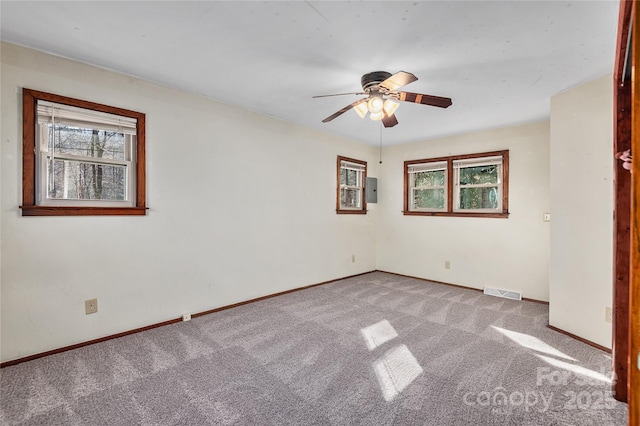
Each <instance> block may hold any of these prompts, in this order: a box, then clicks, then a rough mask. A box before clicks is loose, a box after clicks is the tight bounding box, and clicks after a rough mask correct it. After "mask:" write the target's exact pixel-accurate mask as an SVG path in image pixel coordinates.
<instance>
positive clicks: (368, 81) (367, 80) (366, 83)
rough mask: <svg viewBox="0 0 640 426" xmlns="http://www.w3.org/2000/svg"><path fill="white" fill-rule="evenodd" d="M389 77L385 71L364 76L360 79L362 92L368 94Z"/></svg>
mask: <svg viewBox="0 0 640 426" xmlns="http://www.w3.org/2000/svg"><path fill="white" fill-rule="evenodd" d="M389 77H391V73H390V72H386V71H374V72H370V73H368V74H365V75H363V76H362V78H361V79H360V82H361V83H362V90H364V91H365V92H367V93H369V92H370V91H372V90H375V89H376V88H377V86H378V85H379V84H380V83H382V82H383V81H385V80H386V79H387V78H389Z"/></svg>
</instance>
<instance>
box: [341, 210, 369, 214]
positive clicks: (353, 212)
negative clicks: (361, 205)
mask: <svg viewBox="0 0 640 426" xmlns="http://www.w3.org/2000/svg"><path fill="white" fill-rule="evenodd" d="M336 213H337V214H367V211H366V210H336Z"/></svg>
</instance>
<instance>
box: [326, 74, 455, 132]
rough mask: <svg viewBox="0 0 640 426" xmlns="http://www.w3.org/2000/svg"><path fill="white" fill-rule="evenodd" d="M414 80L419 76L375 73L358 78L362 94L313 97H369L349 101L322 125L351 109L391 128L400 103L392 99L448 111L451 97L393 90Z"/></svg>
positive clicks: (396, 122)
mask: <svg viewBox="0 0 640 426" xmlns="http://www.w3.org/2000/svg"><path fill="white" fill-rule="evenodd" d="M417 79H418V77H416V76H415V75H413V74H411V73H409V72H405V71H398V72H397V73H395V74H393V75H392V74H391V73H389V72H386V71H374V72H370V73H368V74H365V75H363V76H362V78H361V79H360V83H361V84H362V90H363V92H353V93H338V94H335V95H320V96H314V98H324V97H327V96H342V95H369V96H368V97H366V98H363V99H359V100H357V101H355V102H352V103H351V104H349V105H347V106H346V107H344V108H342V109H341V110H339V111H337V112H335V113H334V114H332V115H330V116H329V117H327V118H325V119H324V120H322V122H323V123H328V122H329V121H331V120H333V119H334V118H336V117H338V116H340V115H342V114H344V113H345V112H347V111H349V110H350V109H353V110H355V112H356V113H357V114H358V115H359V116H360V118H365V117H366V115H367V113H369V118H370V119H371V120H374V121H380V120H382V124H384V127H393V126H395V125H396V124H398V119H397V118H396V116H395V112H396V110H397V109H398V106H399V104H398V103H397V102H394V101H393V100H392V99H394V100H396V101H403V102H413V103H416V104H422V105H430V106H436V107H439V108H447V107H449V106H450V105H451V103H452V102H451V98H444V97H441V96H433V95H424V94H422V93H411V92H399V91H397V90H396V89H398V88H400V87H402V86H405V85H407V84H409V83H412V82H414V81H416V80H417Z"/></svg>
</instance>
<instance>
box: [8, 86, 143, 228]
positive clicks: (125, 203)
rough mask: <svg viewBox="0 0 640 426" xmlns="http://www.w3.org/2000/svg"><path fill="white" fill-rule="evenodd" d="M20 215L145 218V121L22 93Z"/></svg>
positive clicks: (53, 97) (67, 100)
mask: <svg viewBox="0 0 640 426" xmlns="http://www.w3.org/2000/svg"><path fill="white" fill-rule="evenodd" d="M23 122H24V127H23V132H24V137H23V169H24V170H23V188H22V199H23V203H22V206H20V207H21V209H22V214H23V216H44V215H47V216H51V215H144V214H145V213H146V207H145V164H144V162H145V147H144V146H145V131H144V126H145V115H144V114H142V113H138V112H135V111H129V110H125V109H121V108H116V107H110V106H108V105H101V104H96V103H93V102H88V101H82V100H78V99H73V98H67V97H64V96H59V95H54V94H50V93H44V92H38V91H35V90H30V89H23Z"/></svg>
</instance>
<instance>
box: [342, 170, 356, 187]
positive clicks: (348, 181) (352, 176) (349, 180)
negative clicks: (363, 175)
mask: <svg viewBox="0 0 640 426" xmlns="http://www.w3.org/2000/svg"><path fill="white" fill-rule="evenodd" d="M342 170H344V171H345V172H346V173H345V179H344V182H341V183H342V184H343V185H347V186H359V179H358V175H359V174H360V172H358V171H356V170H350V169H342Z"/></svg>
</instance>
